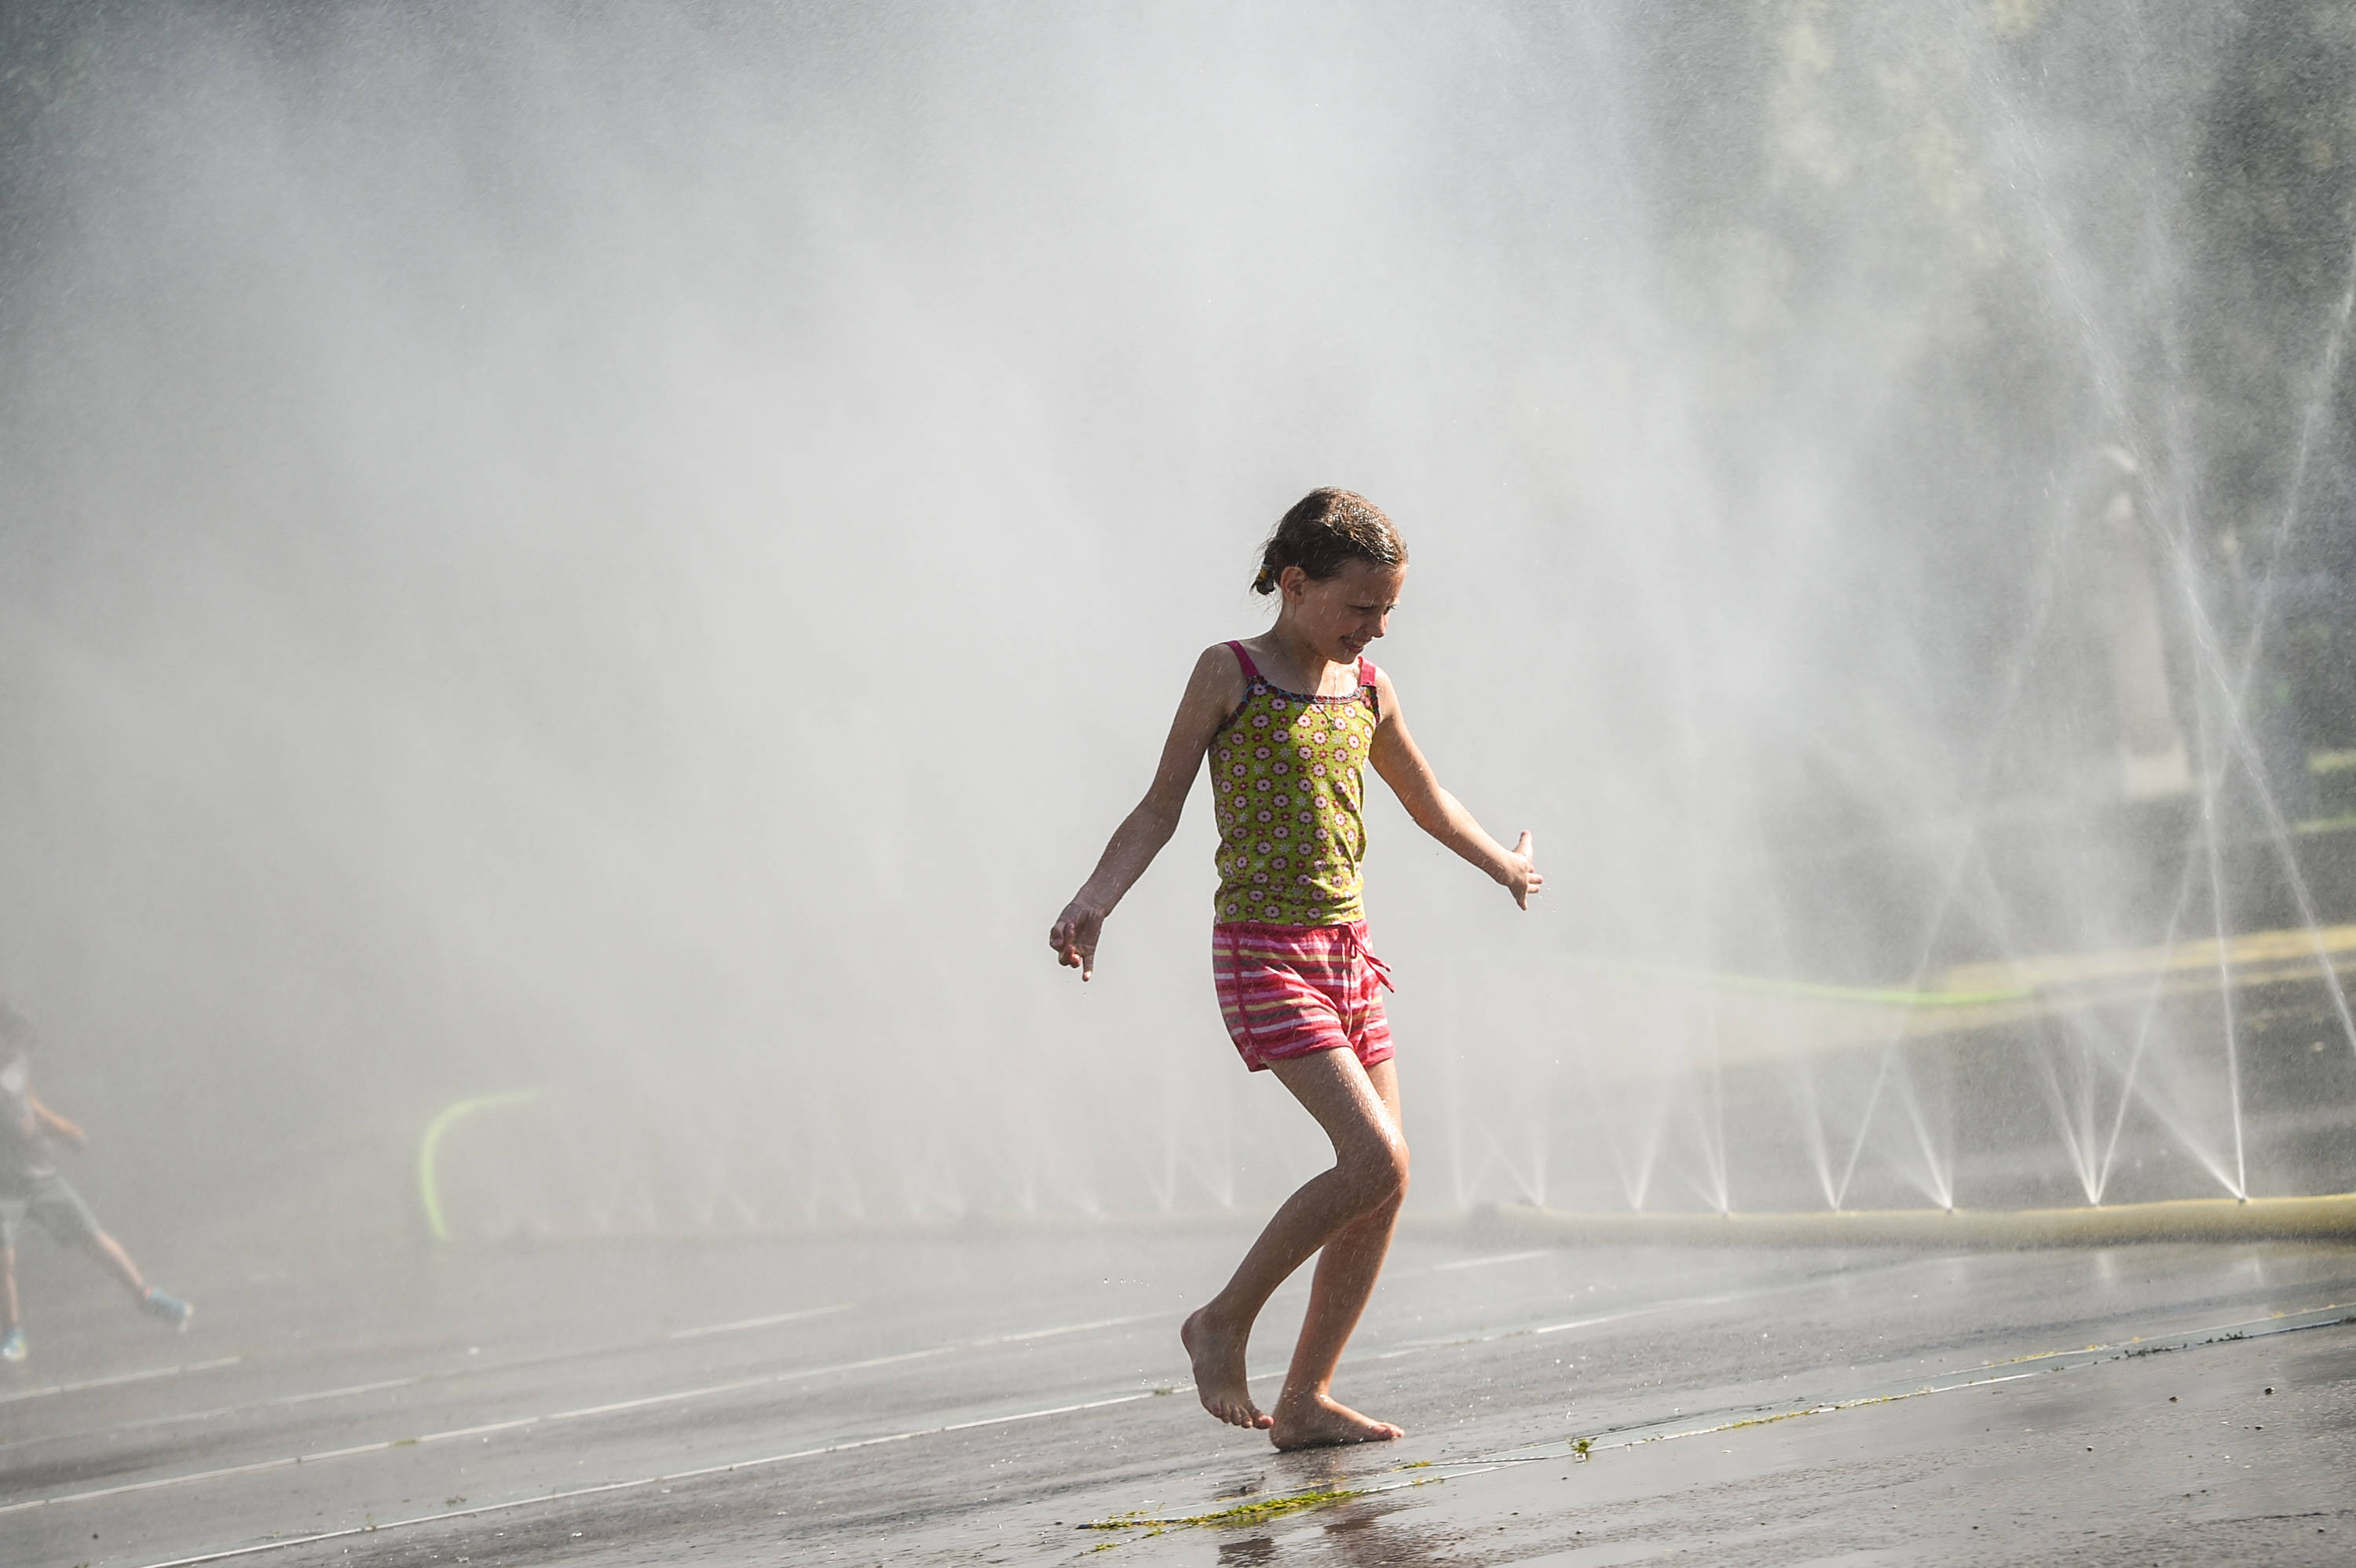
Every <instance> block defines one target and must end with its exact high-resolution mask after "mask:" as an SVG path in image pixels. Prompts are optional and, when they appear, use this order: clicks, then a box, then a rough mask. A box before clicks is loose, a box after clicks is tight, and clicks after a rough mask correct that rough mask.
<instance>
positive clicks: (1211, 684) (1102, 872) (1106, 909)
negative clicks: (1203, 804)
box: [1047, 646, 1244, 980]
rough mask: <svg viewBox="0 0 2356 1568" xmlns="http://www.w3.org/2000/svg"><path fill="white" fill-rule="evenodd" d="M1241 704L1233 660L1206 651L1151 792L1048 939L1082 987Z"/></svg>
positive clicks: (1221, 650)
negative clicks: (1109, 929)
mask: <svg viewBox="0 0 2356 1568" xmlns="http://www.w3.org/2000/svg"><path fill="white" fill-rule="evenodd" d="M1243 699H1244V674H1243V669H1242V667H1241V666H1239V665H1237V663H1236V656H1235V654H1234V653H1233V652H1232V651H1230V650H1229V649H1227V648H1226V647H1225V646H1217V647H1208V648H1205V649H1204V650H1203V656H1202V657H1201V658H1198V659H1196V660H1195V661H1194V674H1193V675H1192V676H1190V677H1187V681H1186V695H1185V696H1183V697H1182V698H1180V699H1178V716H1177V717H1176V718H1175V719H1173V720H1171V721H1170V738H1169V740H1167V741H1163V742H1162V764H1161V766H1159V767H1157V768H1156V769H1154V771H1153V785H1152V787H1151V788H1150V789H1148V790H1147V791H1146V792H1145V798H1144V799H1143V800H1141V801H1140V802H1138V803H1137V809H1136V810H1134V811H1132V812H1130V814H1129V815H1128V816H1126V817H1124V818H1122V820H1121V825H1120V826H1119V827H1117V828H1115V829H1114V830H1113V836H1112V842H1111V843H1109V844H1108V845H1106V846H1105V852H1104V854H1103V856H1102V857H1101V858H1100V859H1098V861H1097V869H1096V871H1095V873H1094V874H1093V875H1092V876H1090V877H1089V878H1088V880H1087V882H1085V883H1083V884H1082V885H1081V888H1080V891H1078V892H1076V893H1074V894H1073V895H1072V901H1071V902H1070V903H1067V904H1066V905H1065V906H1064V912H1063V913H1062V914H1060V915H1057V916H1056V917H1055V925H1054V926H1053V927H1052V928H1051V929H1050V930H1049V931H1048V933H1047V945H1049V946H1050V947H1053V948H1054V949H1055V958H1056V961H1057V962H1059V963H1061V964H1062V965H1064V966H1065V967H1066V968H1067V969H1077V970H1078V971H1079V972H1080V978H1081V979H1083V980H1085V979H1087V977H1088V976H1091V975H1093V974H1095V973H1096V968H1097V937H1098V933H1101V932H1102V931H1103V930H1104V923H1105V916H1107V915H1108V914H1110V913H1111V912H1112V911H1113V906H1114V905H1115V904H1117V903H1119V902H1120V901H1121V899H1122V897H1123V896H1124V895H1126V894H1127V893H1128V891H1129V890H1130V888H1132V887H1134V886H1135V885H1136V883H1137V879H1138V878H1140V877H1141V876H1143V875H1145V869H1146V868H1147V867H1148V866H1151V864H1153V857H1154V856H1156V855H1159V854H1160V853H1162V846H1163V845H1164V844H1167V843H1169V842H1170V836H1171V835H1172V834H1173V833H1175V832H1176V831H1178V814H1179V813H1180V812H1182V811H1183V810H1184V809H1185V806H1186V792H1187V791H1188V790H1190V789H1192V788H1194V774H1195V773H1197V772H1198V771H1199V770H1200V769H1201V768H1202V765H1203V753H1204V752H1206V751H1208V750H1210V746H1211V737H1212V736H1214V735H1215V734H1217V733H1218V732H1219V726H1220V725H1222V724H1224V723H1226V721H1227V717H1228V715H1230V714H1232V713H1234V712H1235V710H1236V709H1237V707H1238V706H1239V705H1240V704H1241V703H1242V702H1243Z"/></svg>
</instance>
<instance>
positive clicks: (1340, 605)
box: [1278, 560, 1407, 664]
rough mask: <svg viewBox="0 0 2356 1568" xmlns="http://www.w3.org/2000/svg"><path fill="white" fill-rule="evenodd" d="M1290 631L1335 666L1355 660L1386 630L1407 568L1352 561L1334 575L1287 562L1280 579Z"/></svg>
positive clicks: (1365, 561) (1403, 586) (1405, 580)
mask: <svg viewBox="0 0 2356 1568" xmlns="http://www.w3.org/2000/svg"><path fill="white" fill-rule="evenodd" d="M1278 586H1279V587H1280V588H1281V589H1282V590H1283V592H1284V608H1285V613H1286V614H1287V616H1288V617H1289V618H1290V620H1291V622H1292V629H1293V630H1294V632H1295V633H1297V634H1298V635H1300V636H1301V639H1302V640H1303V641H1304V642H1306V643H1308V645H1310V646H1311V647H1312V648H1314V649H1315V650H1316V651H1317V652H1318V653H1319V654H1321V655H1323V656H1324V657H1325V659H1326V661H1327V662H1328V663H1331V664H1355V663H1356V662H1357V657H1358V655H1359V654H1360V653H1362V652H1364V651H1365V646H1366V645H1367V644H1368V643H1371V642H1373V641H1374V640H1375V639H1376V637H1379V636H1381V635H1383V633H1384V632H1385V630H1387V627H1388V624H1389V622H1390V618H1391V612H1392V611H1393V610H1395V609H1397V608H1398V601H1399V594H1400V592H1402V591H1403V590H1404V589H1405V588H1406V587H1407V568H1406V567H1404V566H1378V565H1376V563H1375V562H1373V561H1371V560H1354V561H1352V562H1351V563H1350V564H1349V565H1347V566H1345V567H1344V568H1343V569H1342V570H1341V571H1338V572H1336V573H1334V574H1333V576H1332V577H1328V578H1323V579H1322V580H1321V579H1318V578H1313V577H1311V576H1310V575H1309V574H1308V573H1307V572H1305V571H1301V568H1299V567H1297V566H1288V567H1286V568H1285V569H1284V575H1283V576H1282V577H1281V578H1280V579H1279V580H1278Z"/></svg>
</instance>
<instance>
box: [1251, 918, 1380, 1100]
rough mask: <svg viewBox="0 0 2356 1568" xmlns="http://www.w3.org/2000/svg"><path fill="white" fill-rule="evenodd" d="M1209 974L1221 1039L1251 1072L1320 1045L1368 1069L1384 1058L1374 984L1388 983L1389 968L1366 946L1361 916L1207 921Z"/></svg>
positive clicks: (1377, 988) (1306, 1053)
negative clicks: (1319, 921) (1315, 921)
mask: <svg viewBox="0 0 2356 1568" xmlns="http://www.w3.org/2000/svg"><path fill="white" fill-rule="evenodd" d="M1211 979H1212V981H1213V982H1214V983H1215V985H1216V986H1217V987H1218V992H1219V1012H1220V1014H1221V1016H1223V1017H1224V1018H1225V1019H1226V1021H1227V1035H1228V1038H1230V1039H1232V1040H1234V1041H1235V1042H1236V1050H1237V1051H1238V1052H1240V1053H1241V1054H1242V1056H1243V1059H1244V1065H1245V1066H1246V1067H1248V1068H1250V1069H1251V1070H1252V1071H1253V1072H1262V1071H1264V1070H1266V1068H1267V1066H1268V1064H1269V1062H1271V1061H1286V1060H1288V1059H1290V1058H1291V1057H1296V1056H1309V1055H1313V1054H1314V1053H1315V1052H1317V1051H1353V1052H1355V1053H1356V1055H1357V1058H1358V1060H1359V1061H1361V1062H1363V1063H1364V1064H1365V1065H1366V1066H1368V1067H1372V1066H1373V1065H1374V1064H1375V1063H1376V1062H1377V1061H1389V1060H1390V1059H1391V1026H1390V1020H1389V1019H1387V1018H1386V1017H1384V1016H1383V997H1382V989H1381V987H1386V986H1388V985H1389V984H1390V983H1391V979H1390V969H1389V967H1388V966H1387V965H1385V964H1384V963H1383V961H1382V960H1381V959H1379V958H1377V957H1376V956H1375V951H1374V949H1373V948H1371V947H1369V946H1367V945H1366V923H1365V921H1363V920H1359V921H1353V922H1351V923H1349V924H1347V925H1264V924H1261V923H1259V922H1257V921H1236V922H1231V923H1226V924H1222V925H1215V926H1213V927H1212V928H1211Z"/></svg>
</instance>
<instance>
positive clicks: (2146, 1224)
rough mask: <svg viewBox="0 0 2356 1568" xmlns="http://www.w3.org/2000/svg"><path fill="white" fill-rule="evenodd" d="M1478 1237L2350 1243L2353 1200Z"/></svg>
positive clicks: (1903, 1212)
mask: <svg viewBox="0 0 2356 1568" xmlns="http://www.w3.org/2000/svg"><path fill="white" fill-rule="evenodd" d="M1474 1223H1475V1224H1476V1225H1477V1226H1479V1227H1481V1228H1483V1229H1485V1230H1490V1231H1493V1232H1504V1233H1506V1234H1510V1235H1514V1236H1521V1237H1527V1238H1529V1239H1531V1240H1536V1241H1548V1242H1557V1243H1574V1242H1587V1243H1648V1242H1668V1243H1684V1244H1687V1245H1705V1246H1810V1247H1836V1246H1845V1245H1852V1246H1877V1247H1887V1246H1903V1247H1985V1248H2005V1247H2067V1246H2078V1247H2084V1246H2110V1245H2115V1244H2118V1243H2127V1242H2222V1241H2341V1242H2346V1241H2356V1192H2338V1193H2330V1194H2327V1195H2325V1196H2321V1197H2314V1198H2253V1199H2250V1200H2247V1201H2245V1202H2244V1201H2238V1200H2234V1199H2231V1198H2188V1199H2177V1200H2170V1201H2167V1202H2159V1203H2115V1204H2109V1205H2105V1206H2101V1207H2096V1208H2087V1209H2013V1210H1969V1209H1862V1210H1830V1209H1826V1210H1819V1211H1802V1212H1798V1213H1787V1214H1692V1213H1674V1214H1667V1213H1664V1214H1647V1213H1637V1212H1630V1213H1601V1214H1590V1213H1576V1212H1571V1211H1564V1210H1558V1209H1538V1208H1533V1207H1529V1206H1526V1205H1518V1204H1517V1205H1513V1206H1510V1207H1504V1208H1497V1209H1484V1210H1483V1211H1480V1212H1479V1213H1478V1214H1476V1215H1475V1217H1474Z"/></svg>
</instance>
